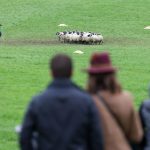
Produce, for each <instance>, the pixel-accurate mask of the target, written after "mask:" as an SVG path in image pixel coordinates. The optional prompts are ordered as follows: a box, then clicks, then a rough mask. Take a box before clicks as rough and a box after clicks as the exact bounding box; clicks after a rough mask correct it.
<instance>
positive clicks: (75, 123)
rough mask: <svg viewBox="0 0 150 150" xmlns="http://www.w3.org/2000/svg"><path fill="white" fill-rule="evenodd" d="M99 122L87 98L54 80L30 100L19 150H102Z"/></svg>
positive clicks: (65, 83)
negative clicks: (34, 138) (35, 135)
mask: <svg viewBox="0 0 150 150" xmlns="http://www.w3.org/2000/svg"><path fill="white" fill-rule="evenodd" d="M99 125H100V120H99V118H98V115H97V110H96V108H95V105H94V104H93V102H92V99H91V97H90V96H89V95H88V94H87V93H85V92H84V91H82V90H80V89H79V88H78V87H77V86H76V85H74V84H73V83H72V82H71V81H70V80H67V79H57V80H55V81H54V82H53V83H52V84H51V85H50V86H49V87H48V88H47V89H46V90H45V91H44V92H43V93H42V94H40V95H38V96H36V97H34V98H33V100H32V102H31V104H30V105H29V108H28V110H27V113H26V115H25V119H24V123H23V128H22V132H21V136H20V145H21V149H22V150H32V149H33V146H32V142H31V141H32V137H33V135H34V133H35V132H36V133H37V135H38V138H37V143H38V150H103V140H102V134H101V128H100V126H99Z"/></svg>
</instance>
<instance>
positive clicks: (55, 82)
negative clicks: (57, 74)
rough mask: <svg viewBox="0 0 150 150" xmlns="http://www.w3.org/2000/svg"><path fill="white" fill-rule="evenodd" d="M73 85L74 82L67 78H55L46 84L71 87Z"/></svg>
mask: <svg viewBox="0 0 150 150" xmlns="http://www.w3.org/2000/svg"><path fill="white" fill-rule="evenodd" d="M71 86H75V84H74V83H73V82H72V81H71V80H70V79H67V78H56V79H54V80H53V81H52V83H51V84H50V85H49V86H48V88H51V87H71Z"/></svg>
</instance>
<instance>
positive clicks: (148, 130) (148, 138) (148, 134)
mask: <svg viewBox="0 0 150 150" xmlns="http://www.w3.org/2000/svg"><path fill="white" fill-rule="evenodd" d="M149 94H150V87H149ZM140 116H141V120H142V125H143V129H144V138H143V141H142V147H144V148H143V149H144V150H150V99H147V100H145V101H144V102H143V104H142V105H141V108H140Z"/></svg>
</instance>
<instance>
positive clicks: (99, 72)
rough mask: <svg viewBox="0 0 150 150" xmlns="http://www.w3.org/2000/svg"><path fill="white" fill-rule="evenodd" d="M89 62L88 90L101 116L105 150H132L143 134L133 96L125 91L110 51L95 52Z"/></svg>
mask: <svg viewBox="0 0 150 150" xmlns="http://www.w3.org/2000/svg"><path fill="white" fill-rule="evenodd" d="M90 63H91V65H90V67H89V68H88V69H86V71H87V72H88V74H89V83H88V91H89V92H90V93H91V94H92V95H93V98H94V101H95V103H96V105H97V107H98V109H99V113H100V116H101V121H102V125H103V126H102V127H103V130H104V140H105V141H104V149H105V150H131V149H132V148H131V145H133V146H136V144H137V143H139V142H140V141H141V139H142V136H143V131H142V127H141V122H140V118H139V115H138V113H137V112H136V111H135V110H134V107H133V97H132V96H131V94H130V93H129V92H126V91H123V90H122V88H121V85H120V84H119V83H118V81H117V79H116V68H115V67H113V66H112V64H111V60H110V58H109V54H108V53H107V52H103V53H95V54H93V56H92V58H91V62H90ZM129 143H131V144H129Z"/></svg>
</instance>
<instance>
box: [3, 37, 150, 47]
mask: <svg viewBox="0 0 150 150" xmlns="http://www.w3.org/2000/svg"><path fill="white" fill-rule="evenodd" d="M0 45H8V46H26V45H31V46H36V45H37V46H39V45H41V46H57V45H60V46H62V45H91V44H81V43H80V44H79V43H78V44H77V43H72V44H70V43H61V42H59V41H58V40H57V39H42V40H41V39H8V40H1V41H0ZM102 45H116V46H127V45H128V46H136V45H138V46H150V40H149V39H147V38H145V39H139V38H127V37H105V38H104V43H103V44H102ZM93 46H94V45H93ZM99 46H101V45H99Z"/></svg>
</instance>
